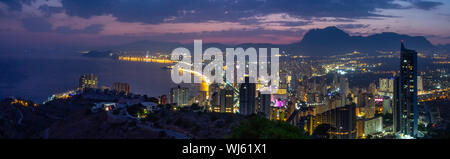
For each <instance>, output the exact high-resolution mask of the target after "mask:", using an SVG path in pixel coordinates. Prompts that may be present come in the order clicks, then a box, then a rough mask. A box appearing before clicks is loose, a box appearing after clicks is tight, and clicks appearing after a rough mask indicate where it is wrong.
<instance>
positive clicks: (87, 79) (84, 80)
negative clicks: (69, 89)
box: [78, 73, 98, 90]
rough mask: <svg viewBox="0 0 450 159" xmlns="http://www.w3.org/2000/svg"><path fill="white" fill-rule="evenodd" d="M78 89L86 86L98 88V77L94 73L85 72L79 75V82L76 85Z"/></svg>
mask: <svg viewBox="0 0 450 159" xmlns="http://www.w3.org/2000/svg"><path fill="white" fill-rule="evenodd" d="M78 88H79V89H82V90H84V89H87V88H93V89H97V88H98V77H97V76H96V75H94V74H92V73H91V74H85V75H82V76H81V77H80V82H79V85H78Z"/></svg>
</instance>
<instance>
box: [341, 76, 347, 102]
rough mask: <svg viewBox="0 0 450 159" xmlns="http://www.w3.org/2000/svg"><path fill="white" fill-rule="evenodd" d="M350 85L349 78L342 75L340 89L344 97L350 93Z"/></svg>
mask: <svg viewBox="0 0 450 159" xmlns="http://www.w3.org/2000/svg"><path fill="white" fill-rule="evenodd" d="M348 87H349V86H348V79H347V78H344V77H342V78H341V81H340V86H339V89H340V93H341V96H342V97H344V98H346V97H347V95H348V89H349V88H348Z"/></svg>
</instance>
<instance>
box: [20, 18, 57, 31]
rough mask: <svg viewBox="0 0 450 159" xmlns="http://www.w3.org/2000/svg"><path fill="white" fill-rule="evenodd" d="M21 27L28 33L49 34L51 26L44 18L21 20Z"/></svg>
mask: <svg viewBox="0 0 450 159" xmlns="http://www.w3.org/2000/svg"><path fill="white" fill-rule="evenodd" d="M22 24H23V27H24V28H25V29H26V30H28V31H30V32H50V31H52V24H51V23H50V22H48V21H47V20H46V19H45V18H41V17H30V18H25V19H22Z"/></svg>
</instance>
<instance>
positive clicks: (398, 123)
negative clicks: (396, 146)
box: [393, 41, 418, 137]
mask: <svg viewBox="0 0 450 159" xmlns="http://www.w3.org/2000/svg"><path fill="white" fill-rule="evenodd" d="M393 110H394V113H393V116H394V132H396V133H397V134H399V135H409V136H411V137H416V136H417V133H418V132H417V119H418V114H417V111H418V110H417V52H416V51H414V50H408V49H406V48H405V47H404V44H403V41H402V43H401V55H400V74H399V75H398V76H397V77H396V78H395V88H394V109H393Z"/></svg>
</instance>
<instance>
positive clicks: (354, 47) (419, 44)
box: [108, 26, 450, 56]
mask: <svg viewBox="0 0 450 159" xmlns="http://www.w3.org/2000/svg"><path fill="white" fill-rule="evenodd" d="M401 40H404V41H405V44H406V47H408V48H410V49H413V50H416V51H418V52H422V53H428V54H431V53H434V52H436V50H444V51H445V50H450V49H448V46H450V45H436V46H435V45H433V44H431V42H429V41H428V40H427V39H426V37H424V36H410V35H406V34H398V33H395V32H382V33H377V34H372V35H368V36H352V35H350V34H348V33H347V32H345V31H344V30H341V29H339V28H338V27H336V26H329V27H325V28H322V29H320V28H316V29H311V30H309V31H308V32H307V33H305V35H304V37H303V39H302V40H300V41H298V42H294V43H291V44H270V43H242V44H236V45H229V44H222V43H203V50H204V49H206V48H209V47H217V48H219V49H221V50H222V51H225V48H227V47H235V48H236V47H243V48H248V47H255V48H280V52H286V53H289V54H292V55H306V56H333V55H339V54H344V53H348V52H353V51H359V52H362V53H367V54H368V55H377V54H378V51H396V50H399V48H400V41H401ZM177 47H185V48H188V49H190V50H192V49H193V47H194V45H193V42H192V43H188V44H181V43H177V42H155V41H150V40H141V41H136V42H132V43H128V44H123V45H119V46H117V47H114V48H108V49H113V50H125V51H142V50H146V51H149V52H150V53H155V52H167V53H170V52H172V50H173V49H175V48H177Z"/></svg>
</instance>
